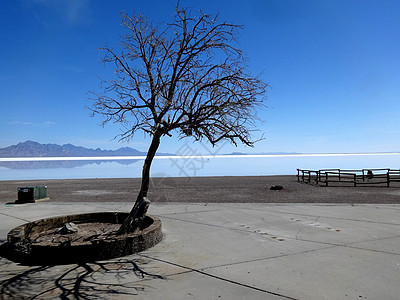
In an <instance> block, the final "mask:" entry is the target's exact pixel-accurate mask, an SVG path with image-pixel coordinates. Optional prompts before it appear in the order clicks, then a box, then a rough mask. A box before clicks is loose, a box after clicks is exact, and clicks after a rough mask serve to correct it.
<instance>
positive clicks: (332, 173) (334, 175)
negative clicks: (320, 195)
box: [297, 168, 400, 187]
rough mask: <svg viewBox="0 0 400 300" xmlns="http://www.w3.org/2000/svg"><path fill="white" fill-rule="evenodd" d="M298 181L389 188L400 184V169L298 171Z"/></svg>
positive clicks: (326, 184) (327, 184)
mask: <svg viewBox="0 0 400 300" xmlns="http://www.w3.org/2000/svg"><path fill="white" fill-rule="evenodd" d="M297 181H299V182H300V181H302V182H307V183H315V184H325V186H329V183H345V184H352V185H354V186H357V185H369V184H386V186H388V187H389V186H390V182H400V169H390V168H384V169H357V170H352V169H346V170H342V169H321V170H305V169H297Z"/></svg>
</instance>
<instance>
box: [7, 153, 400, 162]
mask: <svg viewBox="0 0 400 300" xmlns="http://www.w3.org/2000/svg"><path fill="white" fill-rule="evenodd" d="M368 155H371V156H376V155H400V152H366V153H296V154H232V155H231V154H223V155H212V154H211V155H210V154H208V155H203V154H197V155H158V156H157V155H156V156H155V157H154V159H182V158H185V159H189V158H204V159H210V158H263V157H266V158H267V157H312V156H315V157H318V156H320V157H323V156H368ZM143 159H146V156H144V155H141V156H75V157H68V156H53V157H43V156H42V157H0V162H6V161H10V162H11V161H12V162H17V161H68V160H73V161H78V160H143Z"/></svg>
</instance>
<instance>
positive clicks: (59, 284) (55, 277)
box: [0, 257, 165, 299]
mask: <svg viewBox="0 0 400 300" xmlns="http://www.w3.org/2000/svg"><path fill="white" fill-rule="evenodd" d="M149 262H150V261H149V260H145V259H142V258H140V259H135V261H134V260H133V259H127V258H120V259H114V260H109V261H102V262H91V263H81V264H71V265H56V266H22V265H19V264H16V263H14V262H11V261H9V260H8V259H5V258H3V257H0V299H54V298H60V299H110V298H113V297H116V298H118V297H120V296H122V295H126V296H132V295H138V294H139V293H145V292H146V289H149V288H150V286H149V285H148V283H149V280H151V279H165V278H164V277H162V276H160V275H156V274H152V273H150V272H147V271H145V270H144V269H152V267H151V266H150V265H149ZM139 265H140V266H141V267H139Z"/></svg>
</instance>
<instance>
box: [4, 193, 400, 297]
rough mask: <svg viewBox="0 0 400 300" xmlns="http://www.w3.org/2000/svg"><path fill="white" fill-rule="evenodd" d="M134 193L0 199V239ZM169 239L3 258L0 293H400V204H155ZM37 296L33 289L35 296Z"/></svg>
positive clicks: (118, 206) (114, 206) (115, 206)
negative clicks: (112, 250) (32, 259)
mask: <svg viewBox="0 0 400 300" xmlns="http://www.w3.org/2000/svg"><path fill="white" fill-rule="evenodd" d="M131 205H132V203H122V202H119V203H115V202H114V203H112V202H111V203H107V202H98V203H93V202H91V203H64V202H54V203H52V202H51V201H49V202H41V203H35V204H23V205H2V206H1V207H0V243H3V242H5V240H6V237H7V233H8V232H9V231H10V230H11V229H12V228H14V227H16V226H18V225H21V224H23V223H26V222H29V221H34V220H37V219H41V218H46V217H52V216H58V215H66V214H70V213H74V214H76V213H84V212H98V211H129V210H130V208H131ZM149 213H150V214H153V215H156V216H158V217H159V218H160V219H161V220H162V224H163V232H164V239H163V241H162V242H161V243H159V244H158V245H156V246H155V247H153V248H151V249H149V250H147V251H144V252H142V253H138V254H135V255H131V256H127V257H123V258H119V259H113V260H109V261H103V262H98V263H90V264H87V265H80V266H79V265H64V266H48V267H38V266H33V267H29V266H21V265H18V264H15V263H13V262H10V261H8V260H7V259H4V258H1V260H0V299H27V298H33V297H36V298H37V299H54V298H62V299H80V298H84V297H86V298H87V299H244V298H246V299H318V300H320V299H399V295H400V205H390V204H387V205H374V204H368V205H354V206H352V205H337V204H336V205H326V204H325V205H318V204H245V203H243V204H217V203H216V204H207V205H206V204H190V203H179V204H178V203H167V204H152V205H151V206H150V209H149ZM36 298H35V299H36Z"/></svg>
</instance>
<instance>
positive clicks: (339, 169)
mask: <svg viewBox="0 0 400 300" xmlns="http://www.w3.org/2000/svg"><path fill="white" fill-rule="evenodd" d="M339 181H340V169H339Z"/></svg>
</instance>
